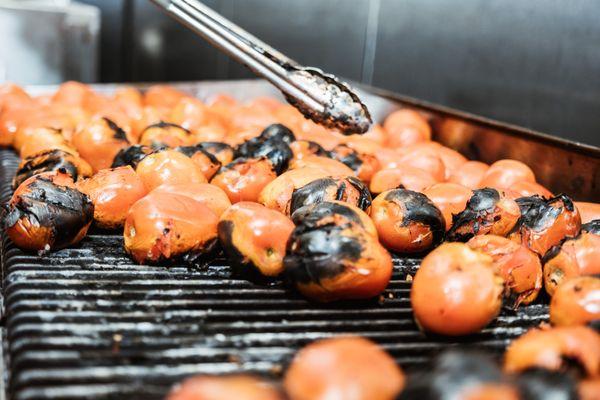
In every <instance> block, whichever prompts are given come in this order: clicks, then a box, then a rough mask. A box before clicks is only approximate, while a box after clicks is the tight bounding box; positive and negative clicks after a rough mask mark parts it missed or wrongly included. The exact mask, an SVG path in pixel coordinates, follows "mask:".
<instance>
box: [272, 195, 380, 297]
mask: <svg viewBox="0 0 600 400" xmlns="http://www.w3.org/2000/svg"><path fill="white" fill-rule="evenodd" d="M292 217H293V220H294V222H295V223H296V224H297V225H296V228H295V229H294V231H293V232H292V235H291V236H290V239H289V241H288V244H287V250H286V255H285V258H284V261H283V263H284V269H285V274H286V277H287V278H288V280H289V281H290V282H292V283H293V284H294V285H295V286H296V288H297V289H298V290H299V291H300V292H301V293H302V294H303V295H305V296H306V297H308V298H310V299H313V300H317V301H321V302H327V301H333V300H340V299H364V298H371V297H374V296H376V295H378V294H380V293H381V292H382V291H383V290H384V289H385V287H386V286H387V284H388V283H389V280H390V278H391V274H392V258H391V256H390V254H389V253H388V252H387V251H386V250H385V249H384V248H383V246H381V245H380V244H379V241H378V240H377V236H376V233H375V232H374V231H372V230H373V228H370V229H367V228H365V226H367V225H365V224H368V222H367V221H368V220H369V218H368V216H367V215H366V214H364V213H363V212H362V211H360V210H359V209H357V208H355V207H352V206H350V205H348V204H346V203H341V202H337V203H333V202H323V203H320V204H317V205H316V206H314V207H311V206H307V207H304V208H301V209H299V210H297V211H296V212H295V213H294V215H293V216H292Z"/></svg>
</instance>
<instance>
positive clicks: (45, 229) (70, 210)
mask: <svg viewBox="0 0 600 400" xmlns="http://www.w3.org/2000/svg"><path fill="white" fill-rule="evenodd" d="M93 217H94V205H93V204H92V201H91V200H90V198H89V197H88V196H86V195H85V194H83V193H81V192H80V191H79V190H77V189H75V184H74V182H73V179H72V178H71V177H70V176H69V175H67V174H64V173H62V172H59V171H54V172H44V173H41V174H39V175H35V176H32V177H31V178H29V179H27V180H25V182H23V183H22V184H21V185H19V187H18V188H17V190H15V193H14V194H13V196H12V198H11V199H10V202H9V203H8V206H7V213H6V216H5V218H4V227H5V229H6V233H7V234H8V236H9V237H10V239H11V240H12V241H13V242H14V243H15V244H16V245H17V246H18V247H20V248H22V249H27V250H38V251H48V250H55V249H60V248H63V247H67V246H70V245H73V244H76V243H78V242H79V241H80V240H81V239H83V237H84V236H85V234H86V233H87V230H88V228H89V226H90V224H91V223H92V219H93Z"/></svg>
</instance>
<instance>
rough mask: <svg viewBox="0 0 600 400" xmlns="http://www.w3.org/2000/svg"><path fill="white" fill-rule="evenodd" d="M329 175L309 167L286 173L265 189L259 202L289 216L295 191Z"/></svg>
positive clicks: (259, 197)
mask: <svg viewBox="0 0 600 400" xmlns="http://www.w3.org/2000/svg"><path fill="white" fill-rule="evenodd" d="M328 175H329V174H328V173H327V171H323V170H321V169H318V168H308V167H306V168H298V169H292V170H289V171H286V172H284V173H283V174H281V175H279V176H278V177H277V178H276V179H275V180H273V181H272V182H271V183H269V184H268V185H267V186H265V187H264V189H263V190H262V191H261V192H260V195H259V196H258V202H259V203H261V204H262V205H264V206H267V207H269V208H272V209H274V210H278V211H280V212H282V213H284V214H286V215H289V214H290V203H291V200H292V195H293V193H294V190H296V189H299V188H301V187H302V186H304V185H306V184H308V183H309V182H312V181H314V180H317V179H320V178H325V177H327V176H328Z"/></svg>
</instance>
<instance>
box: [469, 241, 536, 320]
mask: <svg viewBox="0 0 600 400" xmlns="http://www.w3.org/2000/svg"><path fill="white" fill-rule="evenodd" d="M467 246H469V247H470V248H472V249H473V250H478V251H481V252H483V253H485V254H487V255H489V256H490V257H492V259H493V263H494V268H495V270H496V272H497V273H498V275H500V276H501V277H502V278H503V279H504V282H505V297H507V299H506V302H505V303H506V305H507V306H508V307H510V308H517V307H518V306H519V305H520V304H529V303H531V302H532V301H534V300H535V299H536V298H537V296H538V294H539V292H540V290H541V289H542V278H543V275H542V264H541V262H540V259H539V257H538V256H537V254H535V253H534V252H532V251H531V250H529V249H528V248H527V247H525V246H523V245H521V244H518V243H515V242H513V241H511V240H509V239H507V238H504V237H501V236H496V235H480V236H474V237H473V238H471V240H469V241H468V242H467Z"/></svg>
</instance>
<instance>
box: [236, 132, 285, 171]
mask: <svg viewBox="0 0 600 400" xmlns="http://www.w3.org/2000/svg"><path fill="white" fill-rule="evenodd" d="M293 156H294V153H293V152H292V149H290V146H289V145H288V144H287V143H286V142H284V141H283V140H281V139H279V138H277V137H271V138H267V139H263V138H261V137H260V136H258V137H255V138H252V139H250V140H247V141H245V142H244V143H242V144H240V145H239V146H238V148H237V149H236V150H235V157H236V158H239V157H246V158H256V157H266V158H267V159H269V161H271V164H273V168H274V170H275V172H276V173H277V175H280V174H281V173H282V172H284V171H285V170H286V169H287V167H288V164H289V162H290V160H291V159H292V157H293Z"/></svg>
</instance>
